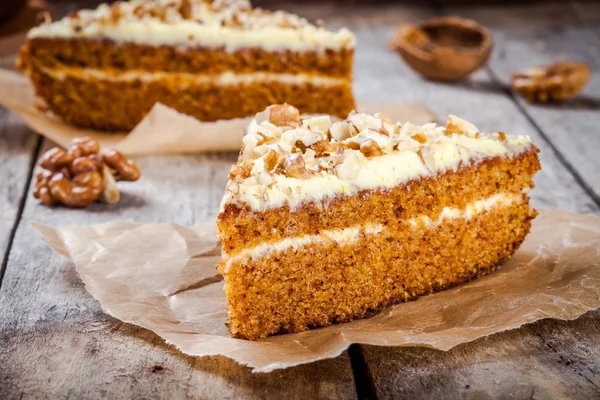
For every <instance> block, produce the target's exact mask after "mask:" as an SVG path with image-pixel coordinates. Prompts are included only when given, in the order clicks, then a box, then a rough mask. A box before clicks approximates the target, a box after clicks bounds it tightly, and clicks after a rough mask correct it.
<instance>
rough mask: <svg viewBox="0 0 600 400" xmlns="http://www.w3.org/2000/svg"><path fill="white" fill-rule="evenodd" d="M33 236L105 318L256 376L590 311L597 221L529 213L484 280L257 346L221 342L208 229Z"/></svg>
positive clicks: (99, 229)
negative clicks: (524, 227)
mask: <svg viewBox="0 0 600 400" xmlns="http://www.w3.org/2000/svg"><path fill="white" fill-rule="evenodd" d="M34 227H35V229H37V230H38V231H40V232H41V234H42V237H43V239H44V240H45V241H46V242H48V243H49V244H50V245H52V246H53V247H54V249H55V250H56V251H57V252H59V253H60V254H62V255H64V256H65V257H67V258H68V259H70V260H72V261H73V263H74V264H75V268H76V269H77V271H78V273H79V276H80V277H81V279H82V281H83V282H84V283H85V286H86V288H87V290H88V291H89V292H90V294H91V295H92V296H94V297H95V298H96V299H98V301H99V302H100V304H101V306H102V308H103V309H104V310H105V311H106V312H107V313H108V314H110V315H112V316H114V317H116V318H119V319H120V320H122V321H125V322H128V323H131V324H135V325H139V326H141V327H144V328H146V329H150V330H152V331H154V332H155V333H157V334H158V335H160V336H161V337H162V338H163V339H164V340H165V341H166V342H167V343H170V344H172V345H174V346H176V347H177V348H178V349H180V350H181V351H182V352H184V353H186V354H189V355H193V356H208V355H222V356H225V357H229V358H232V359H234V360H236V361H237V362H239V363H241V364H245V365H248V366H250V367H252V368H253V369H254V371H256V372H268V371H272V370H275V369H278V368H286V367H291V366H294V365H298V364H303V363H308V362H312V361H316V360H321V359H325V358H329V357H335V356H337V355H339V354H340V353H341V352H343V351H344V350H345V349H346V348H348V346H349V345H350V344H352V343H363V344H372V345H385V346H424V347H430V348H436V349H441V350H448V349H450V348H452V347H454V346H456V345H458V344H460V343H465V342H469V341H472V340H475V339H477V338H480V337H482V336H486V335H490V334H492V333H496V332H501V331H504V330H507V329H512V328H517V327H519V326H521V325H522V324H525V323H529V322H533V321H536V320H538V319H542V318H557V319H566V320H568V319H574V318H577V317H578V316H580V315H581V314H583V313H585V312H586V311H588V310H592V309H595V308H597V307H599V306H600V219H599V218H597V217H593V216H586V215H579V214H571V213H568V212H565V211H546V212H543V213H541V215H540V216H538V218H536V219H535V221H534V224H533V230H532V232H531V234H530V235H529V236H528V238H527V239H526V241H525V243H524V244H523V245H522V247H521V249H519V250H518V252H517V253H516V254H515V255H514V257H513V258H512V259H511V260H510V261H509V262H507V263H506V264H505V265H503V266H502V267H501V268H500V270H499V271H497V272H495V273H493V274H491V275H489V276H487V277H483V278H480V279H478V280H476V281H473V282H470V283H467V284H464V285H462V286H458V287H456V288H454V289H450V290H446V291H442V292H439V293H436V294H433V295H430V296H424V297H422V298H420V299H418V300H417V301H413V302H409V303H402V304H398V305H396V306H394V307H392V308H389V309H387V310H386V311H383V312H382V313H380V314H378V315H376V316H375V317H372V318H370V319H365V320H360V321H355V322H351V323H346V324H340V325H334V326H330V327H326V328H321V329H316V330H312V331H307V332H303V333H298V334H286V335H280V336H274V337H271V338H268V339H267V340H265V341H261V342H251V341H246V340H240V339H232V338H231V337H230V336H229V335H228V333H227V330H226V328H225V322H226V320H227V311H226V304H225V297H224V294H223V291H222V286H223V282H222V279H221V277H220V276H219V275H218V273H217V271H216V270H215V264H216V263H217V261H218V260H219V253H220V244H219V242H218V239H217V237H216V230H215V227H214V224H202V225H196V226H193V227H184V226H179V225H174V224H145V225H143V224H134V223H123V222H114V223H109V224H104V225H92V226H79V227H67V228H59V229H53V228H50V227H45V226H41V225H35V226H34Z"/></svg>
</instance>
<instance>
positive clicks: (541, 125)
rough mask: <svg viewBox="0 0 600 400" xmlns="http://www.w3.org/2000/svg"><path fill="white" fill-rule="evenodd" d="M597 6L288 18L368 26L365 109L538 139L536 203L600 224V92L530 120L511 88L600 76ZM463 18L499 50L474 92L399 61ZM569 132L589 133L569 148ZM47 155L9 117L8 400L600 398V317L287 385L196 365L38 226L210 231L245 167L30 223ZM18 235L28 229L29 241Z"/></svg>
mask: <svg viewBox="0 0 600 400" xmlns="http://www.w3.org/2000/svg"><path fill="white" fill-rule="evenodd" d="M588 4H590V3H585V4H584V3H576V2H571V3H565V2H552V3H546V4H533V5H531V4H528V5H524V6H523V5H518V4H516V5H512V6H511V8H510V9H506V8H499V7H500V6H499V5H492V6H485V7H481V6H479V7H472V6H470V7H462V8H458V9H457V8H456V7H452V8H446V9H444V8H441V7H438V6H431V7H429V6H426V7H417V6H413V5H410V4H409V5H402V6H399V5H397V4H387V5H385V6H374V5H372V4H367V5H362V6H356V7H348V8H345V9H344V10H343V12H341V13H340V12H338V11H337V10H338V9H336V8H335V6H332V5H326V4H322V5H314V4H313V5H310V6H308V7H307V6H304V5H299V4H294V5H291V6H290V7H289V8H290V9H293V10H295V11H297V12H298V13H300V14H304V15H307V16H308V17H309V18H312V19H316V18H323V19H325V20H326V21H329V22H333V23H334V24H338V25H346V24H347V25H351V26H352V27H353V29H354V30H355V31H356V33H357V35H358V41H359V45H358V49H357V53H356V64H355V76H356V86H355V91H356V95H357V97H358V99H359V100H362V101H378V102H381V101H386V100H405V101H415V102H420V103H424V104H427V105H428V106H429V107H430V108H431V109H432V110H433V111H435V112H436V113H437V115H439V116H440V117H441V118H442V119H443V118H444V117H445V115H446V114H447V113H453V114H457V115H460V116H463V117H465V118H467V119H469V120H472V121H473V122H474V123H476V124H477V125H478V126H479V127H480V128H481V129H482V130H504V131H507V132H519V133H526V134H530V135H531V136H532V137H533V138H534V140H535V141H536V143H537V144H538V145H539V147H540V148H541V150H542V153H541V159H542V165H543V170H542V172H541V173H540V174H539V176H538V177H537V179H536V183H537V187H536V189H535V190H534V192H533V193H532V197H533V202H534V203H535V204H536V205H537V206H540V207H546V208H556V207H558V208H564V209H568V210H571V211H575V212H592V213H600V203H598V201H597V199H595V195H597V194H598V193H599V192H598V187H599V186H598V185H600V172H598V168H597V167H598V158H597V157H598V155H600V141H598V136H597V135H598V128H596V126H597V125H598V124H597V122H598V114H599V113H597V112H596V113H595V114H594V110H595V109H593V108H591V107H593V105H594V104H595V103H594V100H593V99H594V96H596V97H598V95H599V93H600V91H599V90H598V88H599V86H598V81H597V79H596V80H594V81H592V84H591V85H590V86H589V87H588V89H587V91H586V93H585V96H586V97H584V98H583V100H578V101H576V102H574V103H571V104H570V105H568V106H560V107H556V106H554V107H540V106H530V105H528V104H526V103H524V102H523V101H522V100H521V99H519V98H517V97H514V96H512V95H511V94H510V92H508V91H507V90H506V89H507V88H506V83H507V82H508V78H509V76H510V73H511V72H512V71H513V69H514V68H517V67H519V68H520V67H523V66H528V65H532V64H535V63H538V62H546V61H547V60H550V61H553V60H554V58H553V57H555V56H558V55H560V56H564V57H567V58H568V57H575V58H579V59H583V60H584V61H587V62H588V63H589V64H590V66H591V67H592V68H593V69H595V72H596V73H598V70H599V69H600V61H599V57H600V56H599V55H598V52H596V53H594V51H593V48H594V46H597V44H598V40H600V32H599V28H598V26H600V25H599V24H598V21H599V20H600V7H599V6H598V5H597V4H596V5H594V4H593V3H591V4H592V6H588ZM61 7H63V8H65V7H66V8H72V7H70V6H69V7H67V6H65V5H64V3H61ZM455 11H456V12H459V13H460V14H462V15H469V16H472V17H473V18H476V19H480V20H481V21H482V22H484V23H486V24H489V25H490V26H491V27H492V29H493V32H494V35H495V38H496V42H497V47H496V52H495V54H494V57H493V58H492V60H491V62H490V65H489V68H487V69H485V70H482V71H479V72H477V73H476V74H474V75H473V76H472V77H471V78H470V79H469V80H467V81H465V82H463V83H460V84H454V85H450V84H439V83H433V82H428V81H424V80H422V79H421V78H419V77H418V76H417V75H416V74H415V73H414V72H412V71H411V70H409V69H408V67H407V66H406V65H405V64H404V63H403V62H402V61H401V60H400V58H399V57H398V56H396V55H395V54H393V53H392V52H390V51H389V50H388V49H387V39H388V38H389V36H390V35H391V32H392V29H393V25H394V24H396V23H399V22H406V21H414V20H419V19H424V18H427V17H430V16H433V15H436V14H440V13H451V12H455ZM499 11H502V12H499ZM534 15H535V16H538V17H539V18H533V16H534ZM532 21H533V22H532ZM594 24H596V25H594ZM555 26H558V27H559V28H558V29H557V28H552V27H555ZM594 35H595V36H594ZM540 38H541V39H542V40H545V42H546V45H545V47H544V48H543V49H540V48H538V47H539V46H540V44H539V43H538V39H540ZM596 48H597V47H596ZM581 57H585V58H581ZM590 99H592V100H590ZM596 100H597V99H596ZM581 105H583V106H581ZM596 111H597V110H596ZM592 122H593V123H594V124H595V125H593V124H591V123H592ZM569 129H570V132H581V133H582V135H579V136H576V137H573V135H572V134H571V135H570V136H565V135H566V134H565V132H566V131H567V130H569ZM584 135H585V136H584ZM594 135H595V136H594ZM36 143H37V142H36V139H35V137H33V136H32V135H31V134H29V133H28V130H27V129H26V128H25V127H23V125H22V124H21V123H19V122H18V119H17V118H16V117H14V116H9V115H8V114H7V113H6V112H4V114H0V179H1V181H0V182H1V183H0V197H1V198H2V199H8V200H5V201H3V202H2V206H1V207H2V208H0V211H2V216H3V219H2V225H1V226H0V228H1V229H2V230H0V249H2V251H3V252H2V254H8V257H7V260H6V261H7V265H6V273H5V275H4V278H3V279H2V280H0V285H1V286H0V305H1V306H0V398H9V399H12V398H44V397H46V398H57V397H58V398H130V397H136V398H247V397H249V398H274V397H275V398H283V397H289V398H315V397H319V398H352V397H355V396H356V394H357V391H358V394H359V397H363V396H370V397H374V396H376V395H378V396H379V397H380V398H448V397H467V398H488V397H492V398H498V397H499V398H598V397H600V392H599V388H600V361H599V360H600V335H599V334H598V332H599V331H600V312H599V311H595V312H590V313H588V314H586V315H585V316H583V317H581V318H579V319H577V320H576V321H571V322H565V321H540V322H538V323H535V324H531V325H528V326H525V327H523V328H521V329H518V330H514V331H510V332H505V333H502V334H499V335H494V336H491V337H489V338H484V339H481V340H478V341H476V342H473V343H469V344H465V345H462V346H459V347H457V348H455V349H453V350H451V351H449V352H439V351H434V350H428V349H419V348H386V347H371V346H358V347H354V348H353V350H352V351H351V359H350V357H348V354H344V355H342V356H340V357H338V358H336V359H333V360H327V361H323V362H319V363H315V364H311V365H307V366H300V367H297V368H291V369H288V370H284V371H276V372H274V373H272V374H259V375H256V374H251V373H250V372H249V370H248V369H247V368H245V367H241V366H239V365H237V364H235V363H234V362H232V361H230V360H227V359H225V358H221V357H214V358H191V357H186V356H183V355H181V354H180V353H178V352H177V351H175V350H173V349H172V348H170V347H168V346H166V345H164V343H163V342H162V340H161V339H160V338H158V337H157V336H156V335H154V334H153V333H151V332H148V331H145V330H143V329H139V328H136V327H134V326H131V325H127V324H123V323H121V322H119V321H118V320H116V319H113V318H110V317H108V316H106V315H105V314H104V313H103V312H102V311H101V310H100V307H99V306H98V304H97V302H96V301H95V300H93V299H92V298H91V297H90V296H89V295H88V294H87V292H86V291H85V289H84V287H83V285H82V284H81V282H80V281H79V279H78V278H77V275H76V273H75V271H74V269H73V267H72V266H71V265H70V264H69V263H68V262H65V261H64V260H63V259H62V258H61V257H59V256H58V255H56V254H54V253H53V252H52V251H51V250H50V249H49V248H48V247H47V246H46V245H45V244H43V243H42V242H41V241H40V239H39V236H38V235H37V233H35V232H34V231H33V230H32V229H31V228H30V224H31V222H38V223H42V224H48V225H54V226H58V225H66V224H86V223H97V222H106V221H111V220H115V219H119V220H129V221H140V222H158V221H172V222H176V223H181V224H193V223H196V222H201V221H206V220H209V219H211V218H214V217H215V215H216V212H217V208H218V203H219V201H220V198H221V195H222V190H223V185H224V183H225V180H226V177H227V173H228V168H229V165H230V164H231V163H232V162H233V161H234V160H235V154H231V153H219V154H207V155H198V156H181V157H146V158H140V159H138V160H137V161H138V162H139V163H140V166H141V168H142V170H143V172H144V178H143V180H141V181H139V182H136V183H132V184H125V185H123V186H122V189H123V198H122V201H121V203H119V204H118V205H117V206H116V207H107V206H104V205H94V206H93V207H91V208H89V209H87V210H68V209H65V208H56V209H50V208H47V207H44V206H41V205H39V204H38V203H37V202H36V201H34V200H33V199H32V198H31V195H30V190H31V188H29V191H27V199H26V200H27V201H26V203H25V205H24V210H23V212H22V214H19V212H20V210H19V204H20V199H21V196H22V195H23V194H24V193H25V185H26V183H27V179H28V175H29V174H30V171H31V170H30V160H31V157H32V156H33V155H34V154H35V151H36ZM49 145H50V144H49V143H47V142H45V143H44V147H43V148H47V147H48V146H49ZM575 150H577V151H580V153H579V154H577V153H576V151H575ZM577 160H578V161H577ZM576 161H577V162H576ZM12 226H17V227H18V228H17V230H16V232H15V234H14V235H12V231H11V228H12ZM5 227H8V230H7V229H5ZM11 241H12V243H11ZM8 243H11V244H12V245H11V247H10V251H9V252H5V247H6V246H7V245H8ZM353 368H354V369H355V376H356V377H357V378H358V381H356V382H355V381H354V379H353V371H352V369H353ZM355 385H356V388H357V390H355Z"/></svg>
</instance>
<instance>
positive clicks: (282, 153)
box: [218, 105, 540, 340]
mask: <svg viewBox="0 0 600 400" xmlns="http://www.w3.org/2000/svg"><path fill="white" fill-rule="evenodd" d="M537 153H538V149H537V148H536V147H535V145H533V144H532V142H531V140H530V138H529V137H527V136H513V135H506V134H504V133H502V132H497V133H491V134H482V133H480V132H479V130H478V129H477V128H476V127H475V126H474V125H472V124H470V123H468V122H466V121H464V120H461V119H459V118H457V117H454V116H449V118H448V123H447V125H446V126H436V125H435V124H427V125H423V126H415V125H413V124H410V123H404V124H400V123H394V122H393V121H391V120H390V119H389V118H388V117H386V116H385V115H383V114H374V115H370V114H365V113H356V112H352V113H350V115H349V116H348V118H347V119H346V120H344V121H337V122H333V121H332V119H331V118H330V117H329V116H326V115H320V116H306V117H303V116H300V113H299V111H298V110H297V109H295V108H294V107H291V106H288V105H275V106H271V107H269V108H268V109H267V110H265V111H264V112H262V113H259V114H257V116H256V118H255V119H254V120H253V121H252V122H251V123H250V125H249V126H248V128H247V133H246V136H245V137H244V146H243V148H242V151H241V153H240V157H239V160H238V163H237V164H236V165H235V166H233V167H232V170H231V173H230V180H229V182H228V184H227V187H226V192H225V195H224V198H223V201H222V204H221V211H220V214H219V217H218V228H219V236H220V238H221V240H222V242H223V258H222V261H221V262H220V263H219V265H218V268H219V271H220V272H221V273H222V274H223V276H224V278H225V293H226V296H227V304H228V312H229V330H230V332H231V335H232V336H234V337H238V338H244V339H250V340H257V339H261V338H264V337H266V336H269V335H273V334H277V333H284V332H301V331H304V330H306V329H311V328H314V327H319V326H326V325H329V324H332V323H338V322H346V321H350V320H353V319H357V318H363V317H367V316H370V315H372V314H373V313H376V312H378V311H380V310H382V309H383V308H385V307H387V306H389V305H391V304H394V303H396V302H400V301H406V300H411V299H415V298H417V297H418V296H421V295H426V294H428V293H431V292H433V291H436V290H441V289H445V288H448V287H451V286H453V285H457V284H460V283H462V282H466V281H469V280H471V279H473V278H476V277H478V276H481V275H485V274H488V273H490V272H492V271H494V270H495V269H496V268H498V266H500V265H501V263H502V262H503V261H505V260H506V259H508V258H509V257H510V256H511V255H512V254H513V253H514V251H515V250H516V249H517V248H518V247H519V245H520V244H521V243H522V242H523V240H524V239H525V237H526V235H527V233H528V232H529V229H530V226H531V220H532V219H533V218H534V217H535V215H536V212H535V210H533V209H531V208H530V207H529V197H528V195H527V193H528V191H529V190H530V189H531V188H532V187H533V180H532V178H533V175H534V174H535V173H536V171H538V170H539V168H540V166H539V161H538V157H537Z"/></svg>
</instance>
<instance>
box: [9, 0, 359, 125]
mask: <svg viewBox="0 0 600 400" xmlns="http://www.w3.org/2000/svg"><path fill="white" fill-rule="evenodd" d="M354 44H355V37H354V35H353V34H352V33H351V32H350V31H348V30H347V29H340V30H339V31H336V32H333V31H328V30H326V29H325V28H324V27H323V26H322V24H319V25H318V26H316V25H313V24H310V23H308V22H307V21H306V20H305V19H303V18H300V17H298V16H296V15H293V14H289V13H286V12H283V11H276V12H270V11H264V10H261V9H259V8H252V7H251V5H250V3H249V2H248V1H246V0H214V1H209V0H155V1H153V0H132V1H129V2H117V3H114V4H112V5H107V4H103V5H100V6H99V7H98V8H97V9H95V10H81V11H78V12H75V13H72V14H70V15H69V16H67V17H66V18H64V19H62V20H60V21H57V22H53V23H46V24H43V25H41V26H38V27H36V28H34V29H32V30H31V31H30V32H29V34H28V36H27V42H26V43H25V45H24V46H23V47H22V49H21V53H20V59H19V62H18V66H19V67H20V68H21V69H23V70H24V71H25V72H26V73H27V74H28V75H29V77H30V79H31V81H32V83H33V85H34V87H35V91H36V93H37V95H38V96H40V97H41V98H42V99H43V100H45V102H46V103H47V106H48V108H49V109H50V110H51V111H53V112H54V113H55V114H57V115H59V116H60V117H62V118H63V119H64V120H65V121H67V122H69V123H72V124H75V125H79V126H82V127H91V128H97V129H104V130H129V129H131V128H133V127H134V126H135V125H136V124H137V123H138V122H139V121H140V120H141V119H142V118H143V117H144V115H145V114H146V113H147V112H148V111H149V110H150V109H151V108H152V106H153V105H154V104H155V103H156V102H160V103H163V104H165V105H167V106H169V107H172V108H174V109H176V110H178V111H179V112H182V113H185V114H189V115H192V116H194V117H196V118H198V119H200V120H202V121H215V120H219V119H229V118H235V117H245V116H251V115H254V114H255V113H256V112H258V111H260V110H262V109H264V108H265V107H266V106H268V105H270V104H273V103H277V102H293V103H294V104H295V106H296V107H298V108H299V109H300V110H302V112H306V113H329V114H332V115H337V116H340V117H344V116H346V115H347V113H348V112H349V111H350V110H352V109H353V108H354V98H353V95H352V91H351V83H352V59H353V54H354Z"/></svg>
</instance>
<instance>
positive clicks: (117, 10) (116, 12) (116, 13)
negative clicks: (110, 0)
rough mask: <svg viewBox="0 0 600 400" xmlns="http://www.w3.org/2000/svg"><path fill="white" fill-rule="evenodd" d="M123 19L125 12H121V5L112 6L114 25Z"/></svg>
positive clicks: (111, 19) (111, 12)
mask: <svg viewBox="0 0 600 400" xmlns="http://www.w3.org/2000/svg"><path fill="white" fill-rule="evenodd" d="M122 17H123V12H122V11H121V5H120V4H119V3H114V4H113V5H111V6H110V22H111V23H112V24H114V25H116V24H118V23H119V21H120V20H121V18H122Z"/></svg>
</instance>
